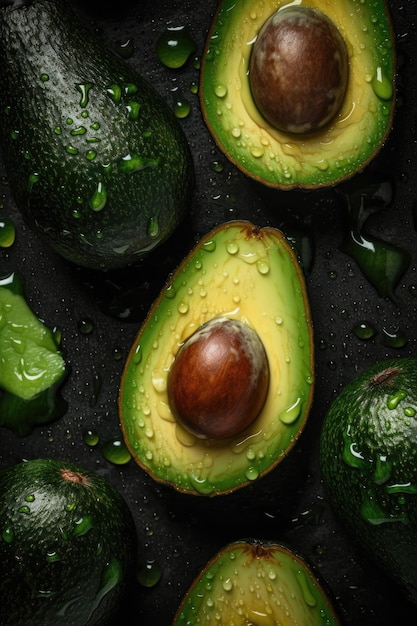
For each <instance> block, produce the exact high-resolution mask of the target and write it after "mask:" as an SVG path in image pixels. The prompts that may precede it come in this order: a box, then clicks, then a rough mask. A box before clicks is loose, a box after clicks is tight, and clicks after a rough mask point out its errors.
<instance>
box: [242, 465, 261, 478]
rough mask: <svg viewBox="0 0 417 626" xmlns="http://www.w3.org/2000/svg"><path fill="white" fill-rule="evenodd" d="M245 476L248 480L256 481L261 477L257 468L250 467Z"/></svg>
mask: <svg viewBox="0 0 417 626" xmlns="http://www.w3.org/2000/svg"><path fill="white" fill-rule="evenodd" d="M245 476H246V478H247V479H248V480H256V479H257V478H258V477H259V471H258V469H257V468H256V467H253V466H252V467H248V469H247V470H246V472H245Z"/></svg>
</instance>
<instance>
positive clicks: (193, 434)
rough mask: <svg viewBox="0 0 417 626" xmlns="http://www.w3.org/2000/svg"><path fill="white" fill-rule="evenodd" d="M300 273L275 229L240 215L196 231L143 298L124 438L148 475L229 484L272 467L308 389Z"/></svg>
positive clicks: (125, 390)
mask: <svg viewBox="0 0 417 626" xmlns="http://www.w3.org/2000/svg"><path fill="white" fill-rule="evenodd" d="M313 352H314V350H313V330H312V321H311V315H310V308H309V302H308V298H307V291H306V286H305V281H304V276H303V272H302V269H301V267H300V264H299V262H298V259H297V257H296V255H295V254H294V252H293V250H292V248H291V246H290V245H289V243H288V241H287V240H286V239H285V237H284V236H283V234H282V233H281V232H280V231H279V230H277V229H275V228H271V227H266V228H261V227H258V226H254V225H253V224H251V223H250V222H246V221H232V222H227V223H225V224H222V225H221V226H219V227H217V228H215V229H214V230H213V231H212V232H210V233H209V234H207V235H206V236H205V237H203V238H202V239H201V240H200V241H199V243H198V244H197V245H196V246H195V248H194V249H193V250H192V251H191V252H190V253H189V255H188V256H187V257H186V259H185V260H184V261H183V262H182V263H181V265H180V266H179V267H178V268H177V270H176V271H175V273H174V274H173V275H172V277H171V278H170V279H169V281H168V282H167V284H166V285H165V287H164V288H163V290H162V292H161V294H160V296H159V297H158V299H157V300H156V302H155V303H154V305H153V306H152V308H151V310H150V311H149V313H148V316H147V318H146V320H145V321H144V323H143V325H142V328H141V329H140V331H139V333H138V335H137V337H136V339H135V341H134V343H133V345H132V348H131V350H130V353H129V355H128V358H127V361H126V364H125V367H124V371H123V374H122V380H121V387H120V394H119V410H120V422H121V428H122V431H123V434H124V438H125V441H126V445H127V447H128V448H129V450H130V452H131V454H132V457H133V458H134V459H135V460H136V462H137V463H138V464H139V465H140V466H141V467H142V468H143V469H144V470H145V471H146V472H148V473H149V474H150V475H151V476H152V477H153V478H154V479H155V480H156V481H158V482H161V483H166V484H169V485H171V486H172V487H174V488H175V489H176V490H178V491H181V492H185V493H189V494H194V495H218V494H224V493H229V492H232V491H234V490H236V489H238V488H240V487H243V486H245V485H247V484H248V483H250V482H252V481H254V480H256V479H258V478H260V477H261V476H263V475H265V474H266V473H268V472H269V471H270V470H272V468H274V467H275V466H276V465H277V464H278V463H279V462H280V461H281V460H282V459H283V458H284V457H285V456H286V455H287V453H288V452H289V451H290V450H291V449H292V447H293V446H294V444H295V442H296V441H297V439H298V437H299V435H300V434H301V432H302V430H303V428H304V425H305V422H306V419H307V416H308V413H309V409H310V405H311V402H312V397H313V388H314V354H313Z"/></svg>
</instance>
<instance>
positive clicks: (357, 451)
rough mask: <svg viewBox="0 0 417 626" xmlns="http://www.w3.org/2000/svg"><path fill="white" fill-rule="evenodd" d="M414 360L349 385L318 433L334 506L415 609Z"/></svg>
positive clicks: (387, 365)
mask: <svg viewBox="0 0 417 626" xmlns="http://www.w3.org/2000/svg"><path fill="white" fill-rule="evenodd" d="M416 390H417V358H415V357H403V358H394V359H388V360H384V361H381V362H378V363H375V364H374V365H372V366H371V367H369V368H368V369H366V370H365V371H362V372H361V373H360V374H358V375H357V376H356V377H355V378H353V379H352V380H350V381H349V382H348V383H347V385H346V386H345V387H344V388H343V389H342V391H341V392H340V393H339V395H338V396H337V397H336V398H335V400H334V401H333V403H332V404H331V406H330V408H329V410H328V412H327V414H326V416H325V419H324V422H323V426H322V431H321V441H320V467H321V473H322V476H323V483H324V487H325V490H326V494H327V497H328V499H329V502H330V503H331V505H332V506H333V509H334V511H335V514H336V515H337V517H338V518H339V520H340V522H341V524H342V526H343V527H344V528H345V529H346V531H347V533H348V534H349V536H351V537H353V539H354V540H355V541H356V542H357V545H358V546H359V547H361V548H362V549H363V550H365V552H366V553H367V554H369V555H370V557H371V558H373V559H374V560H375V562H376V563H377V564H378V565H379V566H380V567H381V568H382V569H383V570H384V571H385V573H386V574H387V576H389V577H390V578H392V579H393V580H394V581H395V582H396V583H397V584H398V586H399V588H400V589H402V591H403V592H404V594H405V596H406V597H407V598H408V599H409V600H410V601H411V602H413V603H414V604H417V570H416V562H417V546H416V540H415V538H416V533H417V392H416Z"/></svg>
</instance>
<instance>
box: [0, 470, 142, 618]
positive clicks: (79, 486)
mask: <svg viewBox="0 0 417 626" xmlns="http://www.w3.org/2000/svg"><path fill="white" fill-rule="evenodd" d="M136 554H137V535H136V529H135V523H134V520H133V517H132V515H131V512H130V509H129V507H128V505H127V504H126V502H125V500H124V498H123V497H122V495H121V494H120V493H119V491H118V490H117V489H116V488H115V487H114V486H113V485H112V484H111V483H110V482H108V481H106V480H105V479H104V478H102V477H101V476H99V475H98V474H96V473H95V472H92V471H89V470H86V469H85V468H83V467H80V466H79V465H77V464H74V463H67V462H65V461H61V460H56V459H48V458H39V459H31V460H28V461H24V462H21V463H17V464H16V465H12V466H10V467H7V468H6V469H3V470H2V471H1V472H0V563H1V568H0V624H1V625H2V626H104V625H105V624H109V623H110V620H111V619H112V618H114V617H115V614H117V613H118V612H120V606H121V603H122V601H123V598H124V597H125V593H126V592H127V585H128V582H129V580H131V579H132V576H134V570H135V566H136Z"/></svg>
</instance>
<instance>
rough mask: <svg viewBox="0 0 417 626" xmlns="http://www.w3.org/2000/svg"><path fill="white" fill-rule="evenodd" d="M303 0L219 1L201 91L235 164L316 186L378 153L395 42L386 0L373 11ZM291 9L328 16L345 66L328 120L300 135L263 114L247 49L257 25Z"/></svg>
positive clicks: (255, 173) (288, 183) (277, 180)
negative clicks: (342, 87)
mask: <svg viewBox="0 0 417 626" xmlns="http://www.w3.org/2000/svg"><path fill="white" fill-rule="evenodd" d="M294 5H297V6H294ZM298 5H300V6H298ZM308 5H309V6H308V7H305V6H304V4H302V5H301V3H291V5H290V6H289V3H288V1H287V0H278V1H277V2H272V1H271V0H267V2H265V3H263V4H262V6H260V5H259V3H258V2H256V1H255V0H249V2H248V3H245V5H242V4H241V3H235V2H233V0H223V1H222V3H221V4H220V7H219V10H218V11H217V13H216V16H215V18H214V20H213V23H212V25H211V29H210V32H209V35H208V38H207V41H206V46H205V50H204V53H203V55H202V71H201V79H200V88H199V96H200V102H201V108H202V112H203V117H204V120H205V122H206V124H207V127H208V129H209V131H210V132H211V134H212V136H213V138H214V140H215V141H216V143H217V145H218V147H219V148H220V149H221V150H222V152H223V153H224V154H225V155H226V156H227V157H228V158H229V159H230V160H231V161H232V162H233V163H234V164H235V165H236V166H237V167H238V168H239V169H241V170H242V171H243V172H244V173H245V174H246V175H248V176H250V177H252V178H254V179H255V180H257V181H259V182H261V183H263V184H265V185H267V186H271V187H277V188H283V189H289V188H293V187H302V188H316V187H322V186H328V185H334V184H335V183H337V182H340V181H342V180H345V179H347V178H350V177H351V176H353V175H354V174H355V173H356V172H358V171H360V170H362V169H363V168H364V166H365V165H367V164H368V163H369V161H370V160H372V159H373V158H374V156H375V155H376V154H377V153H378V151H379V150H380V149H381V147H382V146H383V144H384V142H385V139H386V137H387V135H388V133H389V131H390V128H391V125H392V119H393V112H394V106H395V98H394V93H395V42H394V37H393V33H392V28H391V18H390V14H389V12H388V9H387V6H386V2H384V0H377V1H376V2H374V3H373V4H372V10H371V8H370V6H369V4H368V3H366V2H363V3H360V4H359V3H358V2H356V1H355V0H348V2H346V3H345V2H344V3H338V2H333V3H326V4H325V6H323V3H322V2H319V0H313V1H312V2H309V3H308ZM290 9H291V10H296V11H302V10H304V9H308V10H311V9H316V10H318V11H321V12H322V13H323V14H324V15H325V16H326V17H327V18H329V20H330V21H331V23H332V24H334V26H335V27H336V29H337V31H338V32H339V33H340V35H341V37H342V39H343V41H344V42H345V47H346V50H347V55H348V65H349V77H348V81H347V87H346V91H345V95H344V98H343V101H342V102H341V105H340V108H339V110H338V112H337V113H336V115H335V116H334V118H333V120H330V121H329V122H328V123H327V124H325V125H324V126H323V127H322V128H321V129H318V130H317V129H316V132H312V133H308V134H301V135H298V134H294V132H287V131H283V130H279V129H278V128H276V127H275V126H274V125H273V124H271V123H270V122H269V121H267V119H266V118H265V116H264V114H263V113H262V112H261V110H260V109H259V108H258V106H257V104H256V103H255V100H254V98H253V95H252V89H251V85H250V64H251V54H252V52H253V50H254V49H255V46H256V44H257V38H258V36H259V34H260V31H261V29H262V27H263V26H264V24H265V23H266V22H267V20H268V19H269V18H270V17H271V16H272V15H273V14H275V13H277V14H278V15H279V14H280V13H281V12H282V13H284V12H285V11H286V10H290ZM298 66H299V64H298ZM292 130H294V129H292Z"/></svg>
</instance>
